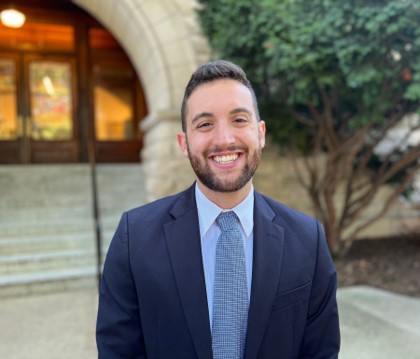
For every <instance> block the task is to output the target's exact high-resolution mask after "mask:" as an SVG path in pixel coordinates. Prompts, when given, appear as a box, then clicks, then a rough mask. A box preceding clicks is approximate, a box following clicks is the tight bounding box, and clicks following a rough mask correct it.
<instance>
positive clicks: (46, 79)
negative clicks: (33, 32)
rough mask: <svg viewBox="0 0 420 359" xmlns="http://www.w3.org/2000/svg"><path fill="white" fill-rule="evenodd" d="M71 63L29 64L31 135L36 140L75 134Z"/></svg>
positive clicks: (37, 62) (61, 137)
mask: <svg viewBox="0 0 420 359" xmlns="http://www.w3.org/2000/svg"><path fill="white" fill-rule="evenodd" d="M71 75H72V74H71V66H70V63H68V62H64V61H62V62H61V61H38V60H36V61H31V62H30V64H29V79H30V85H29V88H30V105H31V135H32V139H34V140H48V141H54V140H70V139H72V137H73V121H72V112H73V100H72V86H71V82H72V80H71Z"/></svg>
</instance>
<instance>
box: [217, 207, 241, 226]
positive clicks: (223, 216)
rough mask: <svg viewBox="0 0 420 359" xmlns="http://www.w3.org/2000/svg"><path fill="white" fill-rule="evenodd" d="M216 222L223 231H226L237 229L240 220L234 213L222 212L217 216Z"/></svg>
mask: <svg viewBox="0 0 420 359" xmlns="http://www.w3.org/2000/svg"><path fill="white" fill-rule="evenodd" d="M216 222H217V224H218V225H219V227H220V229H221V230H222V231H226V230H228V229H237V228H238V225H239V218H238V216H237V215H236V213H235V212H233V211H228V212H221V213H220V214H219V215H218V216H217V218H216Z"/></svg>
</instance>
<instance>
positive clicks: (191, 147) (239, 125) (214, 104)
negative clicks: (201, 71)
mask: <svg viewBox="0 0 420 359" xmlns="http://www.w3.org/2000/svg"><path fill="white" fill-rule="evenodd" d="M178 143H179V145H180V147H181V149H182V151H183V152H184V154H185V155H186V156H188V158H189V159H190V163H191V166H192V168H193V170H194V172H195V174H196V175H197V179H198V181H199V182H201V183H202V184H203V185H204V186H206V187H207V188H208V189H210V190H211V191H215V192H235V191H239V190H240V189H242V188H243V187H244V186H246V185H250V183H251V179H252V176H253V175H254V173H255V171H256V169H257V167H258V165H259V163H260V158H261V150H262V148H263V147H264V145H265V123H264V122H263V121H260V122H258V121H257V118H256V114H255V108H254V103H253V98H252V95H251V92H250V91H249V89H248V88H247V87H246V86H244V85H242V84H241V83H240V82H238V81H234V80H215V81H212V82H209V83H206V84H203V85H200V86H199V87H197V88H196V89H195V90H194V91H193V93H192V94H191V96H190V98H189V99H188V102H187V112H186V132H185V133H180V134H179V135H178Z"/></svg>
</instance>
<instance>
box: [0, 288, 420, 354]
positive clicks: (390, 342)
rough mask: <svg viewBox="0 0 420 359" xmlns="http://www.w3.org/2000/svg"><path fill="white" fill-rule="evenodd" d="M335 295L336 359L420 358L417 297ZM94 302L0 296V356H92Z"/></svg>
mask: <svg viewBox="0 0 420 359" xmlns="http://www.w3.org/2000/svg"><path fill="white" fill-rule="evenodd" d="M337 297H338V303H339V310H340V325H341V336H342V350H341V353H340V356H339V358H340V359H388V358H389V359H420V298H413V297H406V296H402V295H397V294H393V293H389V292H386V291H383V290H379V289H375V288H372V287H364V286H360V287H348V288H341V289H339V290H338V294H337ZM97 305H98V301H97V292H96V290H93V289H85V290H78V291H69V292H61V293H54V294H44V295H36V296H35V295H33V296H30V297H20V298H5V299H0V330H1V335H0V358H7V359H38V358H39V359H41V358H42V359H50V358H51V359H67V358H69V359H91V358H96V357H97V352H96V346H95V321H96V310H97ZM162 359H163V358H162ZM314 359H315V358H314Z"/></svg>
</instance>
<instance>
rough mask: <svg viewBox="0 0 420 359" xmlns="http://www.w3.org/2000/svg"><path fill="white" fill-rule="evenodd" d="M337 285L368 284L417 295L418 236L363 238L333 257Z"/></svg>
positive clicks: (419, 290) (419, 274)
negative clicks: (338, 256)
mask: <svg viewBox="0 0 420 359" xmlns="http://www.w3.org/2000/svg"><path fill="white" fill-rule="evenodd" d="M335 265H336V268H337V272H338V278H339V287H347V286H353V285H369V286H373V287H377V288H381V289H385V290H388V291H391V292H394V293H399V294H405V295H409V296H415V297H420V236H418V235H417V236H410V237H400V238H383V239H363V240H357V241H356V242H354V244H353V246H352V247H351V249H350V251H349V252H348V253H347V255H346V256H344V257H342V258H338V259H336V260H335Z"/></svg>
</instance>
